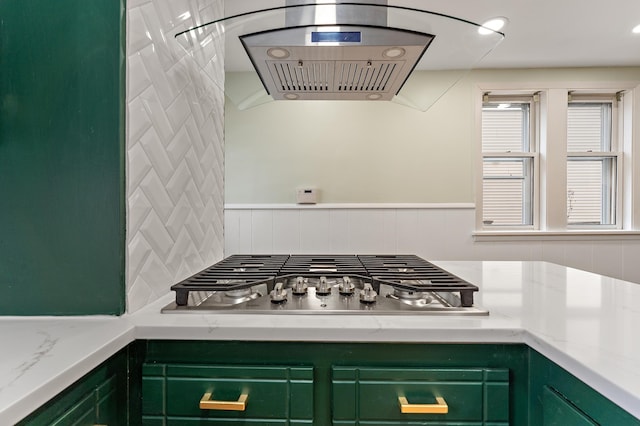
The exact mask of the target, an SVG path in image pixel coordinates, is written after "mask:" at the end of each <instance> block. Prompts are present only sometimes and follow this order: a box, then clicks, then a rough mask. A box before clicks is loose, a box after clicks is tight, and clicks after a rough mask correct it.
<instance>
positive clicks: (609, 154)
mask: <svg viewBox="0 0 640 426" xmlns="http://www.w3.org/2000/svg"><path fill="white" fill-rule="evenodd" d="M568 100H569V104H571V103H574V102H575V103H581V104H588V103H594V104H596V103H597V104H601V103H611V122H610V123H609V125H610V126H611V128H610V129H609V132H610V137H611V140H610V147H609V150H608V151H597V152H596V151H588V152H573V151H568V150H567V161H581V160H582V161H588V160H589V159H600V158H611V159H614V160H615V161H614V164H615V165H614V167H615V171H610V173H614V176H613V177H612V179H613V180H614V182H613V185H612V186H613V187H614V188H615V189H614V190H615V194H614V195H613V196H614V197H615V198H614V200H613V202H612V205H610V209H612V210H613V215H612V216H613V217H612V219H613V221H614V223H611V224H592V225H587V224H570V223H567V229H622V198H623V181H624V168H623V153H622V151H621V148H622V140H621V138H620V135H621V134H622V132H620V131H619V130H620V129H619V128H620V126H621V125H622V120H620V119H619V118H618V109H619V108H618V104H619V103H620V102H621V97H620V96H619V95H616V94H578V95H576V94H573V93H569V96H568ZM567 208H568V206H567ZM603 208H604V206H603Z"/></svg>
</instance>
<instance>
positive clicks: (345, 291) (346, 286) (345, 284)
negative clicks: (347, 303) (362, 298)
mask: <svg viewBox="0 0 640 426" xmlns="http://www.w3.org/2000/svg"><path fill="white" fill-rule="evenodd" d="M338 290H339V291H340V294H342V295H344V296H351V295H352V294H353V292H354V290H355V286H354V285H353V283H352V282H351V278H349V277H342V282H341V283H340V285H339V286H338Z"/></svg>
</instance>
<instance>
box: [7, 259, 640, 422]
mask: <svg viewBox="0 0 640 426" xmlns="http://www.w3.org/2000/svg"><path fill="white" fill-rule="evenodd" d="M434 263H436V264H438V265H440V266H441V267H443V268H444V269H447V270H449V271H451V272H453V273H454V274H456V275H458V276H460V277H462V278H464V279H466V280H468V281H470V282H472V283H474V284H476V285H478V286H479V287H480V292H479V293H478V294H476V295H475V303H476V304H477V305H479V306H482V307H484V308H486V309H488V310H489V311H490V315H489V316H486V317H477V316H473V317H471V316H469V317H454V316H433V315H429V316H415V315H412V316H409V315H406V316H405V315H402V316H396V315H387V316H384V315H377V316H373V315H367V316H360V315H255V314H252V315H240V314H218V315H212V314H184V315H181V314H160V309H161V308H162V307H163V306H165V305H166V304H168V303H169V302H170V301H171V300H172V298H173V294H172V293H170V294H167V295H166V297H164V298H162V299H161V300H158V301H156V302H154V303H152V304H150V305H149V306H147V307H145V308H144V309H142V310H140V311H138V312H136V313H134V314H131V315H124V316H123V317H120V318H112V317H71V318H67V317H46V318H42V317H39V318H21V317H5V318H0V335H1V336H2V337H3V339H4V342H8V343H5V345H3V346H4V348H5V349H3V350H2V351H0V424H12V423H14V422H16V421H18V420H20V419H21V418H23V417H25V416H26V415H28V414H29V413H30V412H32V411H33V410H34V409H36V408H37V407H38V406H40V405H42V404H44V403H45V402H46V401H47V400H49V399H50V398H51V397H53V396H54V395H56V394H57V393H58V392H60V391H61V390H63V389H64V388H65V387H67V386H68V385H70V384H71V383H73V382H74V381H75V380H77V379H78V378H80V377H82V376H83V375H84V374H86V373H87V372H89V371H90V370H91V369H92V368H93V367H95V366H97V365H98V364H99V363H100V362H101V361H103V360H105V359H107V358H108V357H110V356H111V355H113V354H114V353H115V352H117V351H118V350H119V349H121V348H122V347H124V346H126V345H127V344H128V343H130V342H132V341H133V340H135V339H177V340H186V339H196V340H229V339H233V340H289V341H362V342H377V341H385V342H394V341H395V342H434V343H450V342H462V343H525V344H527V345H529V346H530V347H532V348H533V349H535V350H537V351H538V352H540V353H542V354H543V355H545V356H546V357H548V358H549V359H551V360H552V361H554V362H556V363H557V364H559V365H560V366H562V367H563V368H565V369H566V370H568V371H569V372H571V373H572V374H574V375H575V376H577V377H578V378H580V379H581V380H582V381H584V382H585V383H587V384H588V385H590V386H591V387H593V388H594V389H596V390H597V391H599V392H600V393H602V394H603V395H604V396H606V397H608V398H609V399H611V400H613V401H614V402H616V403H617V404H618V405H620V406H621V407H622V408H624V409H626V410H627V411H629V412H630V413H631V414H633V415H634V416H636V417H638V418H640V339H638V338H636V337H635V336H636V334H637V330H638V329H640V285H639V284H633V283H628V282H624V281H620V280H616V279H613V278H607V277H603V276H600V275H595V274H591V273H588V272H583V271H579V270H575V269H571V268H565V267H563V266H559V265H554V264H550V263H545V262H478V261H470V262H458V261H446V262H444V261H442V262H434Z"/></svg>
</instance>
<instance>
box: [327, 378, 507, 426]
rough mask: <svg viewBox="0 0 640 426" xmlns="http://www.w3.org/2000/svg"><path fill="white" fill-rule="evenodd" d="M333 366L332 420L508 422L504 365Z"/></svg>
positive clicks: (352, 422) (504, 424)
mask: <svg viewBox="0 0 640 426" xmlns="http://www.w3.org/2000/svg"><path fill="white" fill-rule="evenodd" d="M332 371H333V374H332V417H333V424H334V425H345V426H346V425H350V426H351V425H353V426H355V425H359V424H385V425H407V424H415V423H414V422H419V423H420V424H430V423H431V424H438V425H454V424H455V425H459V424H461V422H462V423H464V424H465V425H484V424H491V425H495V426H498V425H501V426H507V425H508V424H509V370H508V369H483V368H465V369H454V368H387V367H385V368H360V367H334V368H333V369H332ZM403 411H404V412H403Z"/></svg>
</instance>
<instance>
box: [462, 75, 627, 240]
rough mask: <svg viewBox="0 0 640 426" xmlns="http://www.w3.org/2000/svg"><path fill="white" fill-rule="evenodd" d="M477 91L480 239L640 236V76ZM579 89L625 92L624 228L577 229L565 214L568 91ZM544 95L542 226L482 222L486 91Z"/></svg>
mask: <svg viewBox="0 0 640 426" xmlns="http://www.w3.org/2000/svg"><path fill="white" fill-rule="evenodd" d="M475 89H476V90H474V102H473V105H474V106H473V110H474V117H475V119H474V122H475V130H474V134H475V141H476V142H475V143H474V144H473V151H474V153H475V158H476V161H475V177H476V178H475V194H476V200H475V204H476V214H475V218H476V220H475V223H476V226H475V231H474V232H473V233H472V234H473V237H474V240H475V241H477V242H483V241H486V242H489V241H496V242H497V241H530V240H534V241H535V240H554V241H555V240H562V241H565V240H576V241H579V240H580V241H581V240H583V239H585V238H586V239H589V240H592V239H605V240H606V239H609V238H627V239H635V238H637V236H638V235H640V81H639V80H638V79H635V80H627V81H622V80H617V81H580V82H576V81H544V82H536V81H528V82H525V81H520V82H495V81H492V82H478V83H476V86H475ZM569 91H573V93H574V96H575V94H580V93H591V94H608V95H610V94H615V93H622V102H621V103H620V104H619V111H618V114H617V115H618V123H619V131H620V133H621V134H619V135H618V138H617V140H619V141H620V143H621V145H620V146H619V147H618V151H617V152H620V153H621V156H622V158H621V159H620V162H619V165H622V161H624V168H623V170H622V171H621V172H620V171H619V172H618V182H617V183H618V186H617V187H618V195H619V200H617V201H618V203H620V208H618V210H617V212H616V223H617V225H619V228H615V229H613V228H602V227H599V228H597V229H584V228H582V229H573V228H570V227H568V226H567V215H566V204H567V203H566V197H567V187H566V178H567V174H566V163H567V159H566V155H567V145H566V132H567V128H566V126H567V115H566V114H567V107H568V99H569V96H568V92H569ZM486 93H490V94H491V95H495V94H500V95H514V94H524V95H528V94H531V93H538V94H539V100H540V102H539V104H538V105H537V111H536V112H537V114H538V115H537V117H538V118H537V120H538V124H537V127H538V131H539V133H538V136H537V138H536V140H537V142H538V143H539V145H538V147H537V152H538V154H539V161H538V166H539V168H540V170H539V174H538V180H539V182H538V188H539V191H540V192H539V201H538V203H539V204H538V209H537V212H538V213H539V216H538V218H539V219H538V220H539V222H538V223H539V227H538V229H530V230H527V229H512V230H508V229H493V228H492V229H486V228H484V227H483V223H482V216H483V214H482V213H483V204H482V182H483V181H482V166H483V163H482V104H483V96H484V94H486Z"/></svg>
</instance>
